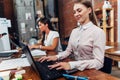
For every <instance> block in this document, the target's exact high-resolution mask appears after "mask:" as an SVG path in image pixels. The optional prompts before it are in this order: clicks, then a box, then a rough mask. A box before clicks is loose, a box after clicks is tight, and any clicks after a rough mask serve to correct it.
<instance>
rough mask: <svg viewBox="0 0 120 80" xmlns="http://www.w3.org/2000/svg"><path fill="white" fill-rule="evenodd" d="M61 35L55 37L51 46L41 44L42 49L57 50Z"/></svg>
mask: <svg viewBox="0 0 120 80" xmlns="http://www.w3.org/2000/svg"><path fill="white" fill-rule="evenodd" d="M58 42H59V37H56V38H54V39H53V42H52V45H50V46H41V50H55V49H56V48H57V46H58Z"/></svg>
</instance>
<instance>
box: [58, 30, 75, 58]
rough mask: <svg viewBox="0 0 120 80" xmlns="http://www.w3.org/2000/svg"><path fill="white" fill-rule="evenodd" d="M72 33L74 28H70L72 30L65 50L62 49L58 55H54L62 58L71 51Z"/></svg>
mask: <svg viewBox="0 0 120 80" xmlns="http://www.w3.org/2000/svg"><path fill="white" fill-rule="evenodd" d="M73 35H74V30H72V32H71V35H70V38H69V41H68V46H67V48H66V50H65V51H63V52H59V53H58V55H56V56H57V58H58V59H60V60H61V59H64V58H66V57H67V56H69V55H70V54H71V53H72V45H71V43H72V38H73Z"/></svg>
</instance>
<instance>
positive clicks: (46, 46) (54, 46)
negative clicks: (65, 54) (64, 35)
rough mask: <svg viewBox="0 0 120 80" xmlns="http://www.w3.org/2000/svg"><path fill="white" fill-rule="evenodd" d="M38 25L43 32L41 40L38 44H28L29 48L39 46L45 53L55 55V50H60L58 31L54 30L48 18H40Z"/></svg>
mask: <svg viewBox="0 0 120 80" xmlns="http://www.w3.org/2000/svg"><path fill="white" fill-rule="evenodd" d="M38 27H39V29H40V31H41V32H42V34H43V37H42V40H41V42H40V43H39V44H35V45H31V46H29V47H30V49H33V48H39V49H41V50H44V51H46V53H47V55H55V54H56V53H57V52H60V51H62V47H61V43H60V37H59V33H58V32H57V31H54V29H53V27H52V24H51V22H50V20H49V19H47V18H40V20H38Z"/></svg>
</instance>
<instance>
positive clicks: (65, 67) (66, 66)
mask: <svg viewBox="0 0 120 80" xmlns="http://www.w3.org/2000/svg"><path fill="white" fill-rule="evenodd" d="M48 67H49V68H50V69H53V68H56V69H57V70H61V69H63V70H70V69H71V67H70V64H69V63H68V62H58V63H55V64H53V65H49V66H48Z"/></svg>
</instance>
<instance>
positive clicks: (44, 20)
mask: <svg viewBox="0 0 120 80" xmlns="http://www.w3.org/2000/svg"><path fill="white" fill-rule="evenodd" d="M39 22H41V23H43V24H48V29H50V30H52V31H54V28H53V26H52V23H51V22H50V20H49V19H48V18H46V17H42V18H40V19H39V20H38V22H37V24H38V23H39ZM44 40H45V32H42V45H44Z"/></svg>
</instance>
